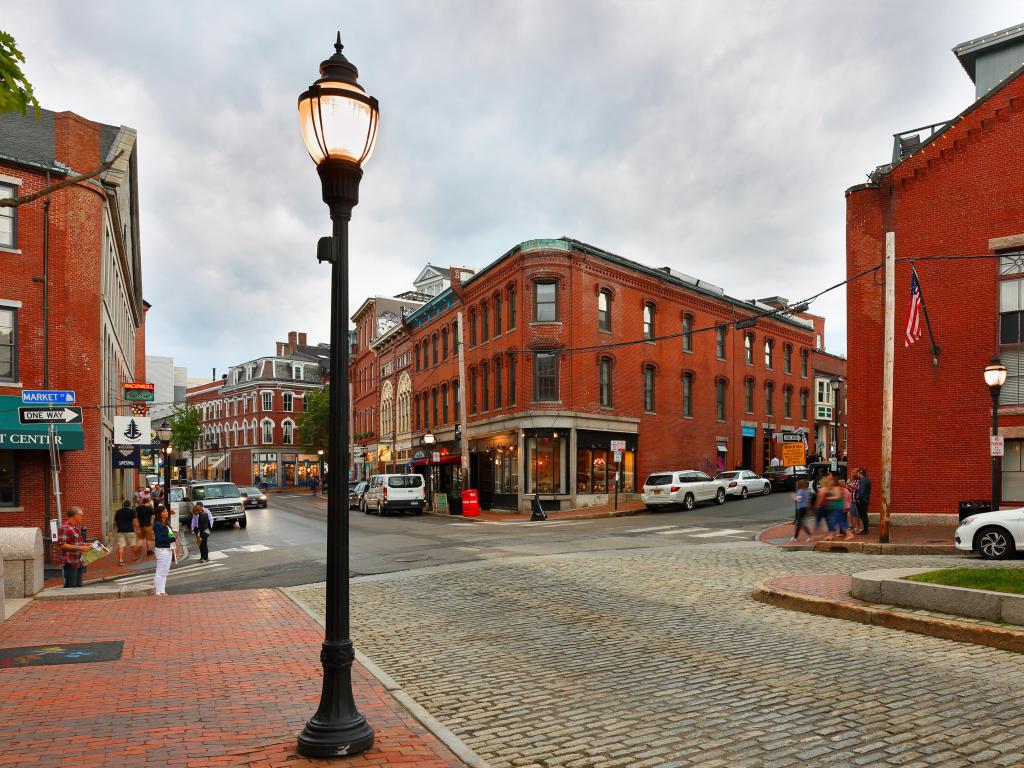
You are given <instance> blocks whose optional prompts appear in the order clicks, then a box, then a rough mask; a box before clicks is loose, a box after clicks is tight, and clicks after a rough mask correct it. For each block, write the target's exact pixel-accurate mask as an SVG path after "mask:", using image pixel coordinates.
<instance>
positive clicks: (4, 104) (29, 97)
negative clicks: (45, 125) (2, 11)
mask: <svg viewBox="0 0 1024 768" xmlns="http://www.w3.org/2000/svg"><path fill="white" fill-rule="evenodd" d="M24 63H25V56H24V54H22V52H21V51H19V50H18V46H17V44H16V43H15V42H14V37H12V36H11V35H10V33H8V32H4V31H3V30H0V112H20V113H21V114H23V115H27V114H28V108H29V106H30V105H31V106H32V107H34V109H35V113H36V118H37V119H38V118H39V102H38V101H36V97H35V94H34V93H32V83H30V82H29V81H28V78H27V77H25V73H24V72H22V71H21V65H22V64H24Z"/></svg>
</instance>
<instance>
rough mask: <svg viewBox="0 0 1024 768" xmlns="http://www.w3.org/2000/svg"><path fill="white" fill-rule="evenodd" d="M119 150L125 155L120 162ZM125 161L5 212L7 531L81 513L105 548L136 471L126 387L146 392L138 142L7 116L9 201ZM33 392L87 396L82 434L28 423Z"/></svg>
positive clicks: (86, 124) (75, 123)
mask: <svg viewBox="0 0 1024 768" xmlns="http://www.w3.org/2000/svg"><path fill="white" fill-rule="evenodd" d="M118 153H120V155H119V156H118ZM115 157H117V160H116V161H115V162H114V164H113V165H112V166H111V167H110V169H109V170H107V171H105V172H103V173H102V174H100V175H99V176H98V177H96V178H93V179H90V180H86V181H82V182H80V183H78V184H75V185H72V186H69V187H66V188H64V189H60V190H58V191H56V192H53V193H52V194H51V195H49V196H45V197H43V198H40V199H37V200H35V201H33V202H30V203H26V204H23V205H20V206H18V207H16V208H6V207H5V208H0V276H2V279H0V525H5V526H38V527H40V528H42V529H43V531H44V537H45V536H47V535H48V531H49V521H50V520H56V519H57V507H56V497H55V493H54V490H55V488H54V482H53V480H54V477H55V474H54V473H53V471H52V470H53V468H54V467H55V466H56V467H59V472H58V473H57V475H56V476H57V477H59V487H60V492H61V497H62V506H63V509H66V508H67V507H68V506H72V505H75V506H81V507H82V508H83V510H84V511H85V523H86V525H87V526H88V528H89V533H90V536H93V535H95V536H101V537H104V538H106V537H107V535H108V534H109V533H110V529H111V518H112V515H113V511H114V509H115V508H116V507H118V506H120V501H121V500H122V499H123V498H124V497H125V496H126V495H127V494H128V493H129V492H130V491H131V490H132V489H133V488H134V487H135V486H136V484H137V477H136V474H137V473H136V472H135V471H134V470H131V471H125V470H114V469H112V468H111V466H112V457H111V448H112V435H113V417H114V416H115V415H118V414H119V413H121V412H123V413H125V414H126V413H127V410H126V409H125V403H124V400H123V384H124V383H126V382H130V381H145V373H146V371H145V364H146V357H145V313H146V309H147V307H148V305H147V304H146V303H145V302H144V301H143V298H142V271H141V257H140V248H139V226H138V151H137V148H136V133H135V131H134V130H133V129H131V128H126V127H124V126H121V127H117V126H110V125H103V124H100V123H95V122H92V121H90V120H86V119H85V118H83V117H80V116H78V115H76V114H74V113H71V112H51V111H49V110H43V111H42V113H41V115H40V116H39V118H38V119H37V118H36V116H35V115H34V114H32V113H30V114H29V115H28V116H27V117H22V116H21V115H16V114H3V115H0V198H8V197H18V196H25V195H28V194H31V193H33V192H36V191H38V190H41V189H43V188H44V187H45V186H46V185H47V183H48V182H49V183H56V182H59V181H62V180H64V179H66V178H68V177H69V176H73V175H77V174H81V173H83V172H86V171H91V170H93V169H94V168H96V167H97V166H99V165H100V164H101V163H103V162H105V161H108V160H113V159H114V158H115ZM26 389H67V390H74V391H75V393H76V404H77V405H80V406H82V408H83V411H84V418H83V424H82V425H81V426H79V425H77V424H68V425H61V426H58V427H57V428H56V430H55V434H54V442H55V443H56V445H55V446H54V448H55V450H54V451H53V452H52V453H51V452H50V445H49V443H50V434H49V432H48V429H47V428H46V427H42V426H24V425H21V424H19V420H18V412H17V407H18V406H19V405H21V395H22V391H23V390H26Z"/></svg>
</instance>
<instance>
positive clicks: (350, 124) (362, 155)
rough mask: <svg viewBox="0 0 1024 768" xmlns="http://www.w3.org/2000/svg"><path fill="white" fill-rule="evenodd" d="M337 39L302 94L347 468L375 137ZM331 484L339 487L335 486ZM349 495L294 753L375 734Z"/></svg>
mask: <svg viewBox="0 0 1024 768" xmlns="http://www.w3.org/2000/svg"><path fill="white" fill-rule="evenodd" d="M341 50H342V45H341V33H340V32H339V33H338V39H337V42H336V43H335V44H334V51H335V52H334V55H333V56H331V57H330V58H329V59H327V60H326V61H324V62H322V63H321V64H320V79H319V80H317V81H316V82H315V83H313V85H311V86H310V87H309V90H307V91H305V92H303V93H302V95H301V96H299V121H300V123H301V127H302V140H303V141H304V142H305V144H306V149H307V150H308V151H309V154H310V157H312V158H313V162H315V163H316V171H317V174H319V176H320V183H321V186H322V190H323V200H324V202H325V203H327V206H328V207H329V208H330V212H331V222H332V224H333V237H332V239H331V248H330V255H329V256H326V255H324V254H323V251H322V250H320V249H318V259H320V260H323V261H328V262H329V263H330V264H331V388H330V400H329V403H328V412H329V420H330V428H329V437H328V445H327V450H328V453H329V454H330V456H331V465H332V466H333V467H335V468H336V469H335V474H338V473H339V472H338V468H342V469H343V468H344V467H347V466H348V463H349V462H348V451H349V434H348V433H349V425H348V405H349V403H348V399H349V398H348V360H349V347H348V287H349V286H348V222H349V219H351V218H352V209H353V208H354V207H355V205H356V204H357V203H358V202H359V181H360V179H362V177H363V169H362V167H361V166H362V164H363V163H365V162H366V160H367V159H369V157H370V155H371V153H372V152H373V145H374V141H375V139H376V137H377V122H378V119H379V110H378V107H377V100H376V99H375V98H373V97H371V96H367V95H366V92H365V91H364V90H363V88H362V86H360V85H359V83H358V82H357V79H356V78H357V77H358V76H359V72H358V70H356V68H355V67H354V66H353V65H352V64H351V63H350V62H349V61H348V59H346V58H345V56H344V55H342V53H341ZM332 482H333V483H334V484H337V482H338V481H336V480H332ZM346 507H347V496H346V494H344V493H340V492H336V493H330V494H328V496H327V616H326V631H325V633H324V643H323V647H322V649H321V651H320V662H321V663H322V664H323V668H324V679H323V690H322V692H321V694H320V706H319V708H318V709H317V711H316V714H314V715H313V717H312V719H310V720H309V722H307V723H306V727H305V728H304V729H303V730H302V733H300V734H299V754H301V755H305V756H307V757H341V756H345V755H354V754H358V753H360V752H364V751H366V750H367V749H369V748H370V747H372V746H373V728H372V727H370V725H369V723H367V722H366V718H364V717H363V716H362V715H361V714H360V713H359V710H358V709H356V704H355V699H354V698H353V696H352V660H353V659H354V658H355V650H354V649H353V647H352V640H351V638H350V637H349V584H348V580H349V573H348V561H349V543H348V509H347V508H346Z"/></svg>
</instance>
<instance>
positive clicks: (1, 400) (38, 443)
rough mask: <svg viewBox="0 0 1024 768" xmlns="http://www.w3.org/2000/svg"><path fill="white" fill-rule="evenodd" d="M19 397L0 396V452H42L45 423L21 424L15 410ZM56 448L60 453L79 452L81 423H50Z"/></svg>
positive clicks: (82, 443)
mask: <svg viewBox="0 0 1024 768" xmlns="http://www.w3.org/2000/svg"><path fill="white" fill-rule="evenodd" d="M22 405H23V403H22V402H21V398H20V397H15V396H13V395H0V451H3V450H6V451H46V450H49V448H50V425H49V424H21V423H19V421H18V408H20V407H21V406H22ZM53 429H54V437H55V439H56V441H57V448H58V449H60V450H62V451H80V450H82V449H83V448H85V433H84V432H83V431H82V425H81V424H54V425H53Z"/></svg>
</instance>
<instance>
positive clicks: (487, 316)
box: [480, 301, 491, 341]
mask: <svg viewBox="0 0 1024 768" xmlns="http://www.w3.org/2000/svg"><path fill="white" fill-rule="evenodd" d="M489 338H491V311H490V307H489V306H488V305H487V302H486V301H485V302H483V303H482V304H481V305H480V340H481V341H487V340H488V339H489Z"/></svg>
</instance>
